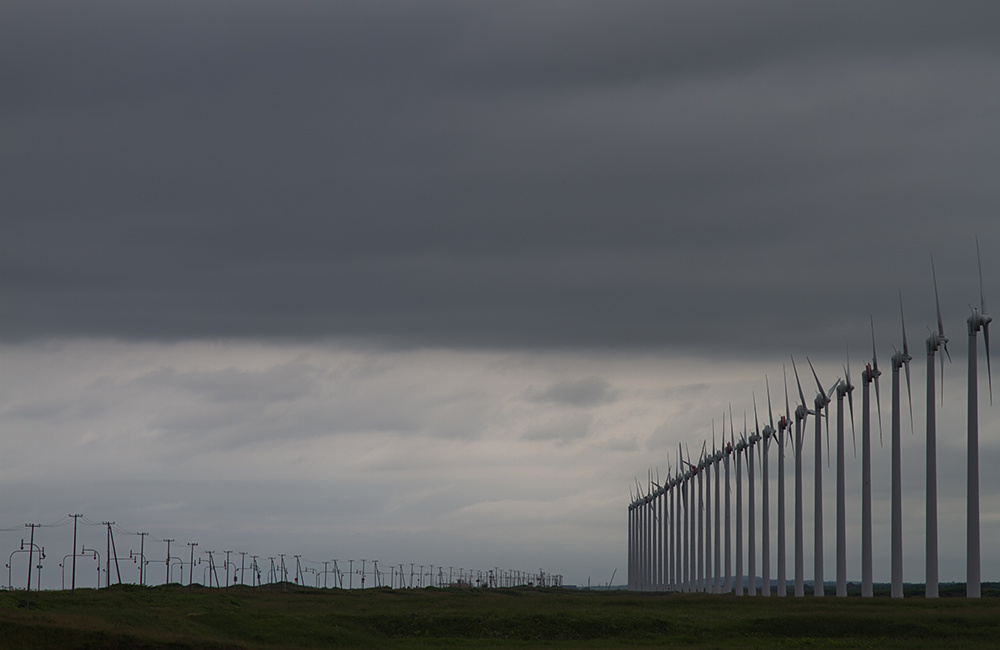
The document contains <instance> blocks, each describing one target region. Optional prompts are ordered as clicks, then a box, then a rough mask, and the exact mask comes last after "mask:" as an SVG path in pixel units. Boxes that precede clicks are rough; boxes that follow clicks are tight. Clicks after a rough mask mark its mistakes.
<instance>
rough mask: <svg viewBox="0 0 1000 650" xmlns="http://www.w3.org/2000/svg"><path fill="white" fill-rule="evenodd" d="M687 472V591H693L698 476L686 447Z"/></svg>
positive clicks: (695, 574) (695, 577)
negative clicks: (688, 485)
mask: <svg viewBox="0 0 1000 650" xmlns="http://www.w3.org/2000/svg"><path fill="white" fill-rule="evenodd" d="M688 472H689V476H688V483H689V484H690V487H691V490H690V494H689V500H688V520H689V524H688V525H689V529H688V533H689V535H690V538H689V539H688V547H687V549H686V550H687V553H688V562H690V564H691V567H690V570H689V573H688V591H690V592H694V591H695V590H697V588H698V574H697V571H698V558H697V557H696V555H697V546H696V545H695V539H696V536H697V530H696V529H695V525H696V522H697V514H696V513H697V512H698V511H697V509H696V506H695V502H694V497H695V477H697V476H698V467H697V466H696V465H694V464H693V463H691V450H690V449H688Z"/></svg>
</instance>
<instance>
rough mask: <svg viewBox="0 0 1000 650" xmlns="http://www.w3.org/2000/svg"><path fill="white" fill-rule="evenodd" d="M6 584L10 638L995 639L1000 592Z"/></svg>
mask: <svg viewBox="0 0 1000 650" xmlns="http://www.w3.org/2000/svg"><path fill="white" fill-rule="evenodd" d="M24 601H25V597H24V593H23V592H13V593H11V592H5V593H0V647H3V648H11V649H14V648H60V649H62V648H149V649H154V648H234V649H235V648H247V649H250V648H253V649H258V648H259V649H264V648H268V649H270V648H335V647H351V648H356V647H378V648H432V647H442V646H447V647H516V648H532V647H546V648H571V647H572V648H580V647H584V648H618V647H628V648H653V647H663V646H667V645H680V646H685V647H689V648H747V647H761V648H765V647H767V648H772V647H809V648H834V647H835V648H853V647H879V648H893V647H896V648H939V647H944V646H954V647H963V648H977V647H982V648H987V647H990V648H993V647H996V644H997V639H998V638H1000V599H993V598H986V599H981V600H976V601H970V600H965V599H963V598H942V599H939V600H935V601H926V600H923V599H916V598H914V599H904V600H890V599H888V598H875V599H871V600H862V599H860V598H849V599H836V598H823V599H814V598H805V599H791V598H782V599H779V598H768V599H765V598H759V597H758V598H736V597H734V596H721V597H720V596H705V595H677V594H634V593H627V592H614V591H604V592H597V591H575V590H560V589H509V590H508V589H497V590H476V589H472V590H459V589H444V590H440V589H419V590H401V591H390V590H387V589H385V590H383V589H366V590H364V591H361V590H355V591H341V590H316V589H306V590H302V589H299V588H295V587H292V586H289V587H287V588H286V589H285V590H279V589H275V590H269V589H264V590H261V591H253V590H250V589H236V588H233V589H230V590H228V591H226V590H220V589H205V588H198V587H196V588H194V589H189V588H187V587H179V586H176V585H168V586H164V587H136V586H131V585H126V586H121V587H113V588H111V589H106V590H101V591H95V590H90V589H84V590H77V592H76V593H75V594H70V593H69V592H65V591H63V592H42V593H33V594H32V598H31V609H30V611H28V610H26V609H25V607H24Z"/></svg>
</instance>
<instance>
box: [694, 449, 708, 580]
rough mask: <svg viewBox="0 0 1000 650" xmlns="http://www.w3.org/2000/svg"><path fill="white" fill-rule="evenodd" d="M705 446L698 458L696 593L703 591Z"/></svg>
mask: <svg viewBox="0 0 1000 650" xmlns="http://www.w3.org/2000/svg"><path fill="white" fill-rule="evenodd" d="M705 469H706V463H705V446H704V445H702V447H701V456H700V457H699V458H698V546H697V550H696V552H695V559H696V560H697V563H698V582H697V583H696V585H695V588H696V590H697V591H704V590H705V499H704V494H705V492H704V483H705Z"/></svg>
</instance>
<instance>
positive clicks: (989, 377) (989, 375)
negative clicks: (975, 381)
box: [983, 323, 993, 405]
mask: <svg viewBox="0 0 1000 650" xmlns="http://www.w3.org/2000/svg"><path fill="white" fill-rule="evenodd" d="M983 343H985V344H986V381H987V382H988V383H989V385H990V405H992V404H993V371H992V370H991V369H990V324H989V323H986V324H985V325H983Z"/></svg>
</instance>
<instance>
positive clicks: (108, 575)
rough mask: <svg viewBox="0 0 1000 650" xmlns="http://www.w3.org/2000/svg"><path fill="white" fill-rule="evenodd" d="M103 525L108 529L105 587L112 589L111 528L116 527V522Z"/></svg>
mask: <svg viewBox="0 0 1000 650" xmlns="http://www.w3.org/2000/svg"><path fill="white" fill-rule="evenodd" d="M102 523H103V524H104V525H105V526H107V527H108V539H107V543H108V554H107V555H105V556H104V561H105V562H107V568H106V569H105V570H104V586H105V587H110V586H111V527H112V526H114V525H115V522H113V521H105V522H102ZM116 555H117V553H116ZM116 562H117V561H116Z"/></svg>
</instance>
